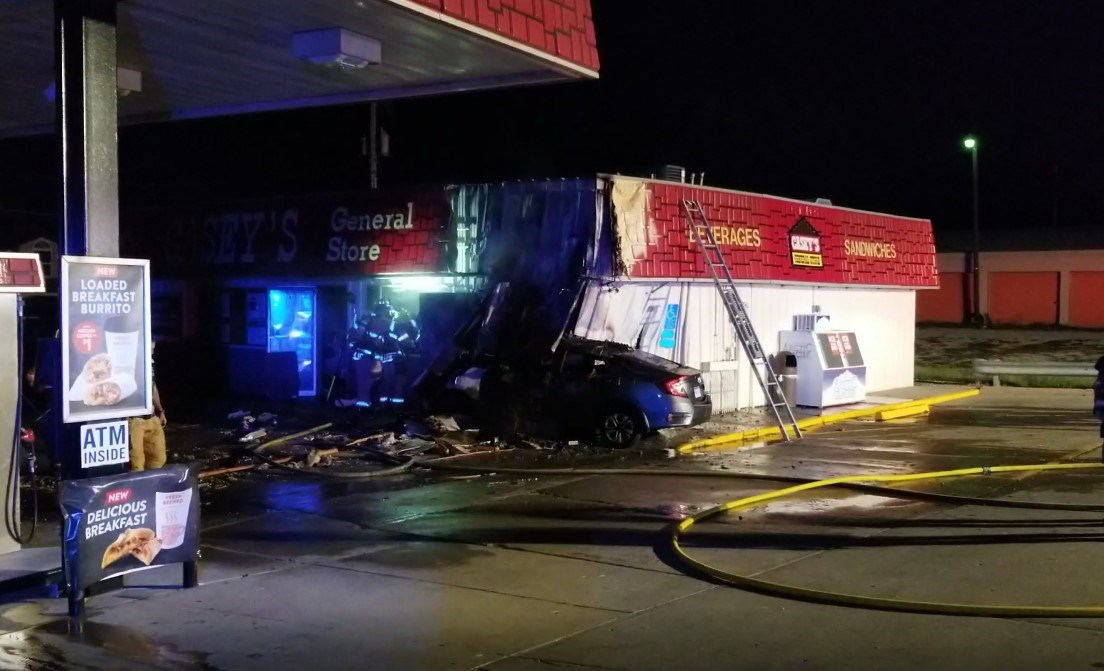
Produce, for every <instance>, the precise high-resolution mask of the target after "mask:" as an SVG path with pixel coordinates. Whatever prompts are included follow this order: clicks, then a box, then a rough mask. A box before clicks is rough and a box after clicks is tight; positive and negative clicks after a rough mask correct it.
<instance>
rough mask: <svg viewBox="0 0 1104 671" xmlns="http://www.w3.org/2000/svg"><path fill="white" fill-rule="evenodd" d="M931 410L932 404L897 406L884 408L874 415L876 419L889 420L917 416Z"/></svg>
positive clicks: (880, 420)
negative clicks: (892, 408)
mask: <svg viewBox="0 0 1104 671" xmlns="http://www.w3.org/2000/svg"><path fill="white" fill-rule="evenodd" d="M929 412H931V406H930V405H910V406H908V407H907V408H897V409H895V410H882V411H881V412H879V413H878V414H876V415H874V419H875V420H877V421H879V422H888V421H889V420H891V419H904V418H905V417H916V416H918V415H926V414H928V413H929Z"/></svg>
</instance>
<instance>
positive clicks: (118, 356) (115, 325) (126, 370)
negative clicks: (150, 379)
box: [104, 313, 142, 377]
mask: <svg viewBox="0 0 1104 671" xmlns="http://www.w3.org/2000/svg"><path fill="white" fill-rule="evenodd" d="M141 339H142V322H141V319H140V318H139V317H138V315H136V314H135V313H131V314H129V315H119V316H116V317H111V318H109V319H107V320H106V321H105V322H104V342H105V343H106V344H107V355H108V356H109V357H111V364H112V370H113V372H115V373H117V374H127V375H130V376H131V377H134V374H135V371H136V370H138V355H139V354H141V353H142V352H141V344H142V343H141Z"/></svg>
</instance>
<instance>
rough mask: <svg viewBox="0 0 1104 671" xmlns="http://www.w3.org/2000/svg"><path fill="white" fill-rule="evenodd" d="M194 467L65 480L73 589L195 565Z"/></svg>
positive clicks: (196, 501)
mask: <svg viewBox="0 0 1104 671" xmlns="http://www.w3.org/2000/svg"><path fill="white" fill-rule="evenodd" d="M196 477H197V474H196V469H195V467H194V466H186V465H173V466H166V467H165V468H157V469H153V470H149V471H138V472H135V473H128V474H126V475H110V476H104V477H100V478H90V479H86V480H63V481H62V483H61V497H60V499H61V509H62V514H63V515H64V517H65V522H64V524H65V534H64V543H65V547H64V548H63V552H64V559H65V577H66V582H67V583H68V585H69V588H70V589H72V590H76V591H80V590H82V589H84V588H86V587H88V586H89V585H92V584H94V583H97V582H99V581H101V580H104V579H105V578H110V577H112V576H116V575H121V574H123V573H129V572H131V571H136V570H140V569H143V568H148V567H151V566H163V565H165V564H176V563H183V562H191V561H195V559H196V552H197V549H198V547H199V492H198V490H197V480H196Z"/></svg>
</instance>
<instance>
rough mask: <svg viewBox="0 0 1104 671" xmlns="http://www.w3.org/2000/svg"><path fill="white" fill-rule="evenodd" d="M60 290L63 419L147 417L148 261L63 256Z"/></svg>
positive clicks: (149, 404)
mask: <svg viewBox="0 0 1104 671" xmlns="http://www.w3.org/2000/svg"><path fill="white" fill-rule="evenodd" d="M61 295H62V311H61V332H62V334H63V337H64V338H65V341H64V343H63V345H62V348H61V356H62V368H63V370H64V371H65V374H66V375H67V378H66V380H67V382H66V384H65V385H64V387H63V399H64V403H63V406H62V415H63V418H64V420H65V421H66V422H67V423H73V422H89V421H94V420H98V419H121V418H124V417H134V416H138V415H149V414H152V413H153V398H152V394H151V390H152V388H153V360H152V358H151V356H150V354H151V353H150V345H151V342H150V328H149V326H150V325H149V314H150V289H149V261H146V260H141V259H107V258H94V257H70V256H67V257H62V263H61Z"/></svg>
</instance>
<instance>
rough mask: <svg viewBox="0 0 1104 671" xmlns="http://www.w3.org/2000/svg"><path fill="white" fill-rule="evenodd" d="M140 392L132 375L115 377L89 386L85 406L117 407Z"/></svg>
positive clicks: (85, 395) (86, 389)
mask: <svg viewBox="0 0 1104 671" xmlns="http://www.w3.org/2000/svg"><path fill="white" fill-rule="evenodd" d="M136 391H138V383H137V382H135V381H134V377H133V376H130V375H116V376H115V377H113V378H111V379H109V380H104V381H103V382H97V383H95V384H92V385H89V386H87V387H86V388H85V390H84V404H85V405H88V406H100V405H117V404H118V403H120V402H122V400H123V399H125V398H127V397H129V396H130V395H131V394H133V393H134V392H136Z"/></svg>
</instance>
